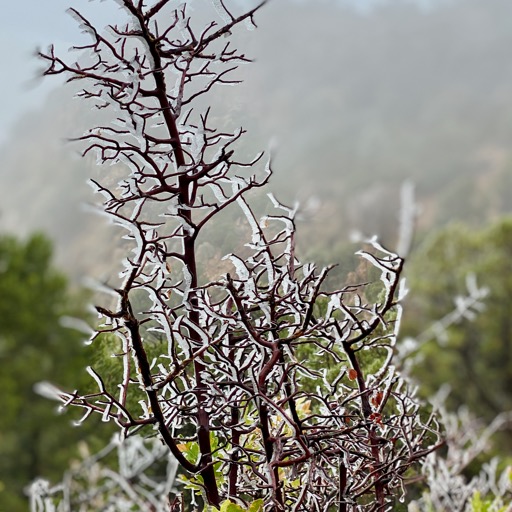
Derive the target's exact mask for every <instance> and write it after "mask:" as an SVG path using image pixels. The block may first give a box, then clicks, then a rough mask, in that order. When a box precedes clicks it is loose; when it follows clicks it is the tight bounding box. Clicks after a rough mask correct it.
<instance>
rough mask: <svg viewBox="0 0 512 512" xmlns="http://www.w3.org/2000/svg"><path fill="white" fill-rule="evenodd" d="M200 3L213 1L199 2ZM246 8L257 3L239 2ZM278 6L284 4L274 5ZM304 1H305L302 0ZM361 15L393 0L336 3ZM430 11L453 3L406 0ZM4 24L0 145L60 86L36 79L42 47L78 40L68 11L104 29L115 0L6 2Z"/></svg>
mask: <svg viewBox="0 0 512 512" xmlns="http://www.w3.org/2000/svg"><path fill="white" fill-rule="evenodd" d="M195 1H196V2H197V3H199V2H201V1H203V2H208V3H209V2H210V1H211V0H199V1H198V0H195ZM236 1H237V2H241V3H247V2H251V3H252V2H254V0H236ZM272 1H274V2H279V1H280V0H272ZM299 1H305V0H299ZM313 1H316V0H313ZM338 1H339V2H340V3H341V4H345V5H346V4H352V5H355V6H356V7H357V9H358V10H360V11H367V10H369V9H371V7H372V6H375V5H380V4H385V3H387V2H389V1H390V0H338ZM402 1H404V2H415V3H418V4H420V5H422V6H428V5H430V4H431V3H434V2H440V1H450V0H402ZM3 4H4V5H2V18H1V20H0V45H1V48H2V49H3V52H2V53H3V55H2V56H3V64H2V67H1V69H2V72H1V80H0V144H1V143H2V142H4V141H5V139H6V136H7V133H8V131H9V130H10V128H11V127H12V126H13V124H14V123H15V122H16V120H17V119H18V118H19V117H20V116H21V115H22V114H23V113H25V112H27V111H28V110H30V109H32V108H35V107H37V106H38V104H40V103H41V102H42V101H44V98H45V96H46V94H47V92H48V91H49V90H50V89H51V88H52V87H54V86H55V85H56V84H57V83H58V82H57V81H56V79H55V78H53V79H47V80H44V81H43V80H37V79H36V77H37V76H38V69H39V68H40V64H39V63H38V60H37V59H36V57H35V50H36V49H37V48H38V47H43V48H45V47H46V46H47V45H48V44H49V43H55V45H56V46H57V47H60V49H61V51H62V50H65V49H67V48H69V47H70V46H71V45H72V44H77V42H79V41H80V39H79V37H80V33H79V29H78V27H77V24H76V22H75V21H74V20H73V19H72V18H71V16H69V15H68V14H67V13H66V9H67V8H68V7H70V6H72V7H75V8H77V9H78V10H80V12H82V13H83V14H84V15H86V16H88V17H90V19H91V20H92V21H96V22H97V25H98V26H104V25H106V24H107V23H109V22H112V21H114V20H116V18H118V15H117V16H116V14H117V10H118V9H119V7H118V5H117V4H116V2H115V0H93V1H90V0H44V1H43V0H4V2H3Z"/></svg>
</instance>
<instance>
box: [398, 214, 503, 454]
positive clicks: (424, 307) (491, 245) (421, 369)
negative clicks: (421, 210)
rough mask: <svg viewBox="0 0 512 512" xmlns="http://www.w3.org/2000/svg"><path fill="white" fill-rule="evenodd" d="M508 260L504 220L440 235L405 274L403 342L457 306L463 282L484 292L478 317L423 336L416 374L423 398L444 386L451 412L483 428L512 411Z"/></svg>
mask: <svg viewBox="0 0 512 512" xmlns="http://www.w3.org/2000/svg"><path fill="white" fill-rule="evenodd" d="M511 255H512V219H511V218H508V217H506V218H502V219H500V220H498V221H496V222H494V223H493V224H491V225H489V226H488V227H486V228H483V229H480V230H475V229H472V228H469V227H467V226H464V225H462V224H453V225H450V226H448V227H446V228H444V229H442V230H441V231H439V232H437V233H435V234H434V235H432V236H430V237H429V238H427V239H426V240H425V242H424V243H423V244H422V246H421V247H420V249H419V250H418V252H417V253H416V255H415V257H414V258H413V261H412V263H411V266H410V286H411V289H412V293H411V295H410V297H411V298H410V300H409V303H408V307H407V308H406V311H407V312H406V314H405V317H404V334H408V335H412V336H413V337H417V336H418V335H419V334H420V333H421V331H423V330H424V329H425V328H427V327H428V326H429V323H431V322H433V321H435V320H437V319H439V318H442V317H443V316H444V315H445V314H446V313H447V312H449V311H450V310H452V309H453V307H454V298H455V301H456V304H455V305H458V306H460V305H461V302H460V297H462V296H464V295H465V294H466V290H467V282H468V278H469V280H470V285H471V280H472V279H475V280H476V282H478V285H479V286H481V287H485V288H487V289H488V295H487V297H486V298H485V300H484V302H483V304H477V306H478V307H477V309H476V310H475V309H473V310H471V308H470V309H469V310H466V311H465V312H464V314H462V315H461V316H460V319H459V321H457V322H454V323H452V325H450V326H449V327H448V328H447V329H444V328H443V329H437V330H436V324H435V323H434V325H433V327H434V328H433V329H432V328H430V330H429V331H428V332H427V333H425V334H426V336H425V335H424V337H425V339H429V341H428V342H427V343H425V344H424V346H423V348H422V349H421V351H420V353H419V356H420V358H421V364H417V365H416V370H415V374H416V376H417V377H418V379H419V380H420V381H421V382H422V384H423V389H424V391H425V393H432V392H435V391H436V390H437V389H439V387H440V386H441V385H442V384H444V383H448V384H449V385H450V386H451V387H452V393H451V394H450V398H449V404H450V405H451V407H458V406H460V405H463V404H465V405H467V406H469V407H470V408H471V409H472V410H473V411H474V412H475V413H476V414H478V415H481V416H482V417H484V418H486V419H487V420H489V421H490V420H492V419H493V418H494V417H495V416H496V415H497V414H499V413H500V412H502V411H506V410H510V409H512V397H511V395H510V389H512V351H511V346H512V317H511V315H510V311H511V308H512V302H511V299H512V259H511ZM439 276H442V278H439ZM458 297H459V298H458ZM482 308H485V310H484V311H482ZM433 370H435V371H433ZM511 448H512V446H511Z"/></svg>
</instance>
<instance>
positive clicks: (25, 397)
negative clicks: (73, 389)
mask: <svg viewBox="0 0 512 512" xmlns="http://www.w3.org/2000/svg"><path fill="white" fill-rule="evenodd" d="M51 257H52V246H51V243H50V241H49V240H48V239H47V238H45V237H44V236H43V235H41V234H36V235H32V236H30V237H29V238H28V239H27V240H24V241H22V240H19V239H17V238H15V237H14V236H6V235H2V236H0V366H1V368H2V370H1V371H0V390H1V399H0V402H1V410H2V412H1V414H0V509H1V510H10V511H22V510H26V498H25V497H24V494H23V488H24V487H25V486H27V485H28V484H29V483H30V481H31V480H33V479H34V478H35V477H36V476H38V475H39V474H41V473H44V474H47V475H48V476H52V477H53V478H55V477H56V476H57V475H60V474H61V473H62V471H63V470H64V469H65V468H66V467H67V466H68V465H69V460H70V458H71V457H72V456H73V455H74V454H75V452H76V443H77V441H78V440H79V439H80V438H82V437H83V436H84V435H85V433H84V432H83V431H77V430H70V429H69V425H68V424H69V419H67V420H66V419H64V418H62V417H56V416H55V414H54V411H53V410H51V409H49V408H48V405H47V403H46V402H45V401H44V400H43V399H42V398H41V397H40V396H38V395H36V394H35V393H34V391H33V386H34V384H35V383H36V382H38V381H40V380H41V379H49V378H58V379H59V381H60V382H62V384H64V385H69V386H71V385H76V384H78V382H77V377H76V375H77V372H79V371H80V370H81V369H83V367H84V366H85V352H84V348H83V345H82V343H80V336H77V334H76V333H74V332H73V331H70V330H69V329H65V328H64V327H62V326H61V325H60V323H59V320H60V317H61V315H64V314H70V315H74V316H83V315H84V313H83V311H84V309H83V307H82V306H81V305H80V302H81V300H80V299H79V298H77V297H74V296H73V295H72V294H71V293H70V292H69V289H68V283H67V281H66V278H65V276H64V275H62V274H61V273H60V272H58V271H57V270H55V268H53V267H52V262H51Z"/></svg>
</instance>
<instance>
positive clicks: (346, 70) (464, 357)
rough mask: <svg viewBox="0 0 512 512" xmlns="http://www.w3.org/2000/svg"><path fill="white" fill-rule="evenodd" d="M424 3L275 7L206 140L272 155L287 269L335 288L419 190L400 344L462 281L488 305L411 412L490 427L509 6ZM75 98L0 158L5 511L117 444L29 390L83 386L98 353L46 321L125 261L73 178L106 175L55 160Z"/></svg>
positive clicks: (509, 293)
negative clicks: (290, 239) (324, 273)
mask: <svg viewBox="0 0 512 512" xmlns="http://www.w3.org/2000/svg"><path fill="white" fill-rule="evenodd" d="M429 5H430V7H429V8H421V7H420V5H419V4H417V3H414V2H406V1H402V0H389V1H388V2H380V3H377V6H376V7H375V8H374V9H373V10H371V11H368V12H366V13H364V14H362V13H361V12H359V11H357V10H354V9H353V8H351V7H349V5H348V3H347V2H336V1H334V0H332V1H329V0H325V1H322V2H319V1H315V0H310V1H306V0H304V1H301V2H295V1H293V0H275V1H274V2H270V5H269V6H268V7H267V8H266V9H265V10H264V11H263V12H262V13H261V16H260V17H259V22H258V25H259V30H258V31H257V32H245V33H240V34H235V37H237V38H238V44H239V45H240V47H243V48H244V49H246V53H247V55H249V56H255V57H256V62H255V63H254V64H252V65H251V66H250V67H247V68H243V69H242V70H241V72H240V74H241V78H244V79H245V83H244V84H243V85H242V86H240V87H238V88H235V89H231V88H229V89H228V90H227V91H226V90H224V91H222V90H218V93H217V94H216V95H212V96H211V97H210V99H211V101H212V104H213V113H214V114H215V115H216V116H217V120H218V122H219V123H220V124H228V125H231V126H233V125H234V126H239V125H243V126H244V127H246V128H247V129H248V130H249V135H248V136H247V137H246V138H245V140H244V142H243V145H241V146H240V147H239V151H240V152H241V153H242V154H254V153H255V152H257V151H258V150H259V149H260V148H262V147H263V148H264V147H268V145H269V142H270V141H271V140H272V141H273V142H272V144H273V146H274V147H275V161H274V170H275V175H274V178H273V180H272V182H271V185H270V189H271V190H272V191H274V192H275V193H276V195H278V196H279V197H280V198H282V199H283V200H285V201H290V202H291V201H294V200H295V199H299V200H300V201H301V203H302V204H303V207H302V208H303V210H302V213H301V219H302V220H301V221H300V223H299V235H300V244H299V245H300V250H301V257H302V259H304V260H313V259H314V260H316V261H319V262H320V263H332V262H338V261H341V265H340V267H339V273H338V278H339V279H340V280H345V281H347V282H352V281H353V280H354V279H356V278H357V271H358V269H357V260H356V259H355V258H354V257H353V253H354V251H355V250H357V246H354V245H351V244H350V242H349V235H350V233H351V232H352V231H353V230H360V231H363V232H364V233H367V234H375V233H376V234H378V235H379V236H380V237H381V238H382V240H383V242H384V244H387V245H389V246H391V247H394V246H395V244H396V236H397V232H398V229H397V225H398V214H399V202H400V201H399V196H400V192H399V191H400V186H401V184H402V183H403V182H404V181H405V180H412V181H413V183H414V184H415V186H416V191H417V200H418V203H419V205H420V207H421V212H420V215H419V217H418V225H417V231H416V237H415V241H414V244H413V249H412V252H411V255H410V258H409V261H408V265H407V277H408V280H409V287H410V289H411V291H410V295H409V298H408V300H407V303H406V311H405V317H404V331H403V334H404V336H417V335H418V334H420V333H421V332H423V331H424V329H425V328H427V327H428V326H429V325H431V323H432V322H433V321H435V320H437V319H439V318H440V317H442V316H444V315H445V314H447V313H448V312H449V311H451V310H452V309H453V307H454V298H455V297H456V296H457V295H461V294H464V293H465V290H466V285H465V280H466V276H467V275H468V273H473V274H475V275H476V278H477V281H478V283H479V285H482V286H487V287H489V289H490V295H489V297H488V299H487V300H486V309H485V311H483V312H482V313H481V314H479V315H478V316H477V317H476V319H474V320H472V321H470V320H463V321H461V322H460V323H458V324H457V325H454V326H452V327H450V328H449V330H448V332H447V339H446V340H445V342H444V343H443V344H439V343H438V342H436V341H435V340H432V341H430V342H428V343H426V344H425V345H424V347H423V348H422V354H421V359H420V361H421V362H420V363H419V364H418V365H417V367H416V369H415V374H416V377H417V378H418V380H419V381H420V383H421V389H422V392H423V393H424V394H425V396H428V395H429V394H431V393H433V392H435V391H436V390H437V389H438V388H439V387H440V386H441V385H443V384H445V383H447V384H449V385H450V386H451V388H452V393H451V395H450V399H449V400H450V406H451V407H452V408H454V409H455V408H457V407H459V406H460V405H462V404H465V405H467V406H468V407H470V408H471V409H472V410H473V411H474V412H475V413H476V414H478V415H480V416H482V417H484V418H486V419H487V420H490V419H492V418H493V417H494V416H495V415H496V414H497V413H498V412H500V411H503V410H509V409H510V408H511V407H512V395H511V391H510V390H511V389H512V382H511V381H512V317H511V315H510V310H511V302H510V301H512V272H511V271H512V217H510V214H511V213H512V144H511V141H512V61H511V59H510V48H512V3H511V2H509V1H508V0H486V1H485V2H482V1H481V0H438V1H433V2H430V3H429ZM97 8H98V9H100V8H101V7H100V6H99V4H98V6H97ZM109 21H111V20H106V21H105V23H108V22H109ZM71 96H72V87H71V86H62V85H58V86H57V87H56V88H55V90H53V92H51V93H50V94H49V95H48V97H47V98H46V99H45V101H44V103H43V104H42V105H41V106H40V108H39V109H38V110H35V111H32V112H30V113H28V114H27V115H25V116H23V117H20V119H19V120H18V122H17V124H16V125H15V126H14V127H13V129H12V130H11V132H10V135H9V136H8V137H7V140H6V141H5V142H4V144H3V145H2V146H0V180H1V186H0V205H1V206H0V235H1V236H0V364H1V368H2V370H1V372H0V390H1V392H0V401H1V408H2V415H0V510H9V511H14V512H16V511H18V510H19V511H21V510H26V508H27V505H26V501H25V498H24V497H23V492H22V490H23V488H24V487H25V486H26V485H27V484H28V483H29V482H30V480H31V479H32V478H34V477H35V476H37V475H41V474H42V475H44V476H45V477H47V478H49V479H54V480H55V479H58V477H59V476H60V475H61V474H62V471H63V469H64V468H65V467H67V465H68V464H69V461H70V460H71V459H73V458H76V457H77V443H78V442H79V441H80V440H87V442H88V443H92V444H94V443H100V442H101V440H102V439H107V438H109V436H110V434H111V431H110V430H109V429H108V428H107V426H106V425H102V426H101V428H98V426H97V423H95V422H94V421H93V422H86V424H85V425H84V426H82V427H80V428H78V429H73V428H70V426H69V422H70V420H71V419H72V417H71V415H70V414H69V413H67V414H65V415H63V416H57V415H55V406H54V404H52V403H49V402H48V401H46V400H44V399H42V398H39V397H37V396H36V395H35V394H34V392H33V389H32V387H33V384H34V383H35V382H37V381H40V380H51V381H52V382H55V383H57V384H59V385H61V386H63V387H67V388H70V389H75V388H77V387H79V386H84V385H86V384H85V382H88V381H87V380H86V378H85V377H84V372H83V371H82V369H83V368H84V367H85V366H86V365H87V364H91V361H93V359H92V355H91V354H92V351H88V350H86V349H85V348H84V347H83V344H82V343H81V340H82V335H80V334H79V333H76V332H75V331H72V330H70V329H65V328H63V327H62V326H61V324H60V323H59V317H60V316H61V315H71V316H77V317H79V318H85V319H88V320H91V318H89V316H88V313H87V308H86V305H87V304H88V303H89V302H90V299H91V297H90V295H88V294H87V293H86V292H84V291H83V285H82V278H83V277H84V276H92V277H94V278H95V279H97V280H99V281H102V280H104V281H108V282H110V283H113V282H115V276H116V275H117V268H118V267H117V266H118V264H119V261H120V259H121V257H122V247H120V246H119V245H117V244H116V243H115V241H114V240H115V238H116V237H115V236H114V235H113V231H112V228H111V227H109V226H107V225H105V224H103V222H102V221H100V220H99V218H98V217H95V216H93V215H90V214H85V213H84V212H83V209H82V208H80V205H81V204H82V203H86V202H94V200H95V199H94V198H93V197H92V195H91V192H90V191H89V189H88V187H87V185H86V184H85V181H86V179H87V178H89V177H91V176H97V175H99V174H101V173H105V172H109V173H111V174H112V176H115V174H116V169H115V168H114V169H108V170H106V169H101V168H98V167H96V166H95V162H94V161H93V160H92V159H90V158H86V159H84V160H82V159H78V158H77V157H76V156H75V155H74V154H73V148H71V147H70V146H69V145H65V144H62V139H63V138H64V137H69V136H73V135H79V134H81V132H82V131H83V130H84V129H85V128H86V127H89V126H91V125H92V124H94V123H96V122H97V119H98V116H99V115H101V113H98V112H97V111H91V110H90V109H89V107H88V106H87V105H84V104H82V103H81V102H78V101H73V100H71V99H70V98H71ZM267 191H269V190H266V191H265V192H267ZM255 200H256V202H257V204H258V207H259V208H262V209H263V208H264V204H265V198H264V197H257V198H255ZM237 222H238V220H237V212H236V211H235V209H234V210H233V211H232V212H231V213H229V214H227V215H226V216H224V217H223V218H222V219H220V220H219V224H218V226H217V229H216V231H215V232H212V233H211V238H210V239H208V240H204V241H203V245H202V251H203V257H204V259H205V260H210V261H212V262H216V261H217V260H219V259H220V257H221V256H222V255H223V254H224V253H225V251H229V250H230V249H231V248H232V246H233V244H236V243H237V241H238V240H240V239H241V238H243V237H241V234H242V235H243V232H244V227H243V226H242V225H239V224H237ZM226 226H230V227H233V226H234V227H235V229H226ZM34 232H40V233H44V235H43V234H33V233H34ZM52 247H53V248H54V254H53V255H52ZM212 265H216V263H213V264H212ZM215 268H216V267H215ZM205 272H208V269H206V271H205ZM95 364H100V363H99V362H96V363H95ZM93 432H94V435H92V433H93ZM509 438H510V436H508V438H505V437H504V438H503V439H501V440H500V450H501V453H502V455H508V456H511V455H512V445H511V443H510V439H509Z"/></svg>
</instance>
